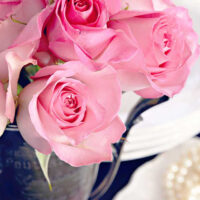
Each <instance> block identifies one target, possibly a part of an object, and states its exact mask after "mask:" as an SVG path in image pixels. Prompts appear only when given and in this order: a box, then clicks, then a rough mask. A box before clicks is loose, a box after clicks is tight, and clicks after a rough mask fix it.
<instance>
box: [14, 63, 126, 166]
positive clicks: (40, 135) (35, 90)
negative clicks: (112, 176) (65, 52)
mask: <svg viewBox="0 0 200 200" xmlns="http://www.w3.org/2000/svg"><path fill="white" fill-rule="evenodd" d="M33 79H34V80H35V81H34V82H32V83H31V84H29V85H28V86H27V87H25V89H24V90H23V91H22V93H21V94H20V98H19V112H18V115H17V124H18V127H19V130H20V132H21V134H22V136H23V137H24V138H25V140H26V141H27V142H28V143H29V144H30V145H31V146H33V147H34V148H35V149H37V150H38V151H40V152H42V153H44V154H49V153H51V152H52V151H54V152H55V153H56V154H57V156H58V157H59V158H60V159H61V160H63V161H65V162H67V163H69V164H70V165H72V166H76V167H77V166H81V165H88V164H92V163H99V162H101V161H110V160H111V159H112V148H111V144H112V143H115V142H117V141H118V140H119V139H120V137H121V135H122V134H123V132H124V131H125V127H124V124H123V123H122V122H121V120H120V119H119V117H118V116H117V114H118V111H119V107H120V100H121V88H120V85H119V81H118V79H117V76H116V72H115V71H114V70H113V69H112V67H109V66H107V67H106V68H105V69H103V70H101V71H98V72H92V71H90V70H88V69H87V67H86V66H85V65H84V64H82V63H80V62H78V61H71V62H67V63H65V64H63V65H54V66H48V67H45V68H42V69H41V70H40V71H39V72H38V73H37V74H36V75H35V77H33Z"/></svg>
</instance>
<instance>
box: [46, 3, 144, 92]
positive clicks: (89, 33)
mask: <svg viewBox="0 0 200 200" xmlns="http://www.w3.org/2000/svg"><path fill="white" fill-rule="evenodd" d="M110 5H112V6H110ZM120 5H121V4H120V1H116V0H114V1H112V0H106V1H103V0H101V1H99V0H77V1H74V0H71V1H65V0H60V1H57V2H56V4H55V5H54V6H55V11H54V13H53V14H52V16H51V19H50V21H49V22H47V25H46V31H47V41H48V45H49V48H50V50H51V52H52V53H53V54H54V55H56V56H57V57H58V58H60V59H62V60H64V61H67V60H76V59H78V60H79V59H80V60H81V61H83V62H85V63H87V66H90V69H92V70H100V69H102V68H104V67H105V66H107V64H110V65H112V66H113V67H114V68H115V69H116V70H117V72H118V78H119V79H120V82H121V85H122V88H123V90H128V89H132V90H135V89H141V88H144V87H145V86H146V83H145V82H147V81H146V78H145V77H143V76H142V74H141V71H142V70H141V68H142V67H143V65H144V64H143V57H142V55H141V53H140V52H139V51H138V46H137V44H136V43H135V42H134V41H133V40H130V39H129V38H128V37H127V36H126V35H125V34H124V32H122V31H116V30H113V29H111V28H108V27H107V22H108V20H109V17H110V14H114V13H116V12H119V11H120ZM111 8H112V9H111ZM110 9H111V10H110ZM138 54H139V55H138ZM91 63H92V64H91ZM133 63H137V65H136V64H135V65H134V64H133ZM92 67H93V68H92ZM133 77H134V78H133ZM133 79H134V80H133Z"/></svg>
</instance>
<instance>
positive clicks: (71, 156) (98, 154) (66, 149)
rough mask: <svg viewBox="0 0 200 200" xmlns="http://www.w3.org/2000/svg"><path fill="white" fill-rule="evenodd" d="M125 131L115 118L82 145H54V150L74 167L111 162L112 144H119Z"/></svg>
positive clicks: (119, 121)
mask: <svg viewBox="0 0 200 200" xmlns="http://www.w3.org/2000/svg"><path fill="white" fill-rule="evenodd" d="M124 131H125V127H124V124H123V123H122V122H121V120H119V118H115V119H114V120H113V121H112V122H111V124H110V125H109V126H108V127H107V128H106V129H104V130H102V131H101V132H97V133H93V134H91V135H90V137H88V138H87V139H86V140H85V141H84V142H83V143H82V144H79V145H78V146H68V145H64V144H59V143H54V144H52V145H53V150H54V152H55V153H56V154H57V156H58V157H59V158H60V159H61V160H63V161H65V162H67V163H69V164H70V165H72V166H74V167H79V166H82V165H90V164H94V163H100V162H102V161H111V160H112V147H111V143H114V142H117V141H118V140H119V139H120V137H121V136H122V134H123V132H124Z"/></svg>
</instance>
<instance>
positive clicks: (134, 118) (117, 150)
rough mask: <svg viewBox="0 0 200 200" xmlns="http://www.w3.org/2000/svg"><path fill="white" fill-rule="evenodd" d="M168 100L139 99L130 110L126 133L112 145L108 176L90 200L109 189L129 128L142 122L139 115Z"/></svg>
mask: <svg viewBox="0 0 200 200" xmlns="http://www.w3.org/2000/svg"><path fill="white" fill-rule="evenodd" d="M168 99H169V98H168V97H166V96H163V97H161V98H158V99H141V100H140V101H139V102H138V103H137V105H136V106H135V107H134V108H133V109H132V110H131V112H130V114H129V116H128V119H127V121H126V123H125V125H126V131H125V133H124V134H123V139H121V140H120V142H119V143H116V144H114V145H113V162H112V163H111V166H110V169H109V171H108V174H107V175H106V176H105V178H104V179H103V181H102V182H101V183H100V185H99V186H98V187H97V188H96V189H95V190H94V191H93V192H92V193H91V195H90V198H89V199H90V200H98V199H100V198H101V197H102V196H103V195H104V194H105V193H106V192H107V190H108V189H109V188H110V186H111V184H112V182H113V180H114V179H115V176H116V174H117V172H118V169H119V166H120V160H121V154H122V152H123V147H124V144H125V141H126V138H127V136H128V134H129V133H130V130H131V128H132V127H133V126H134V125H135V124H137V123H138V122H140V121H141V120H142V118H141V114H142V113H143V112H144V111H146V110H148V109H150V108H152V107H154V106H156V105H158V104H161V103H164V102H166V101H167V100H168Z"/></svg>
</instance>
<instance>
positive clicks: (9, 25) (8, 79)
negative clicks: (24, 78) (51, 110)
mask: <svg viewBox="0 0 200 200" xmlns="http://www.w3.org/2000/svg"><path fill="white" fill-rule="evenodd" d="M45 6H46V3H45V1H44V0H34V1H33V0H0V20H1V22H0V43H1V45H0V65H1V69H0V84H1V85H2V87H1V93H4V92H7V94H6V95H3V94H0V95H1V96H2V95H3V96H4V98H5V99H4V101H3V102H4V103H5V104H6V105H4V106H3V109H2V108H0V113H1V115H2V116H4V117H6V118H7V119H10V121H11V122H12V121H13V119H14V114H15V100H16V98H17V82H18V77H19V73H20V71H21V68H22V67H23V66H24V65H27V64H28V63H36V61H34V60H33V59H31V57H32V55H33V53H34V51H35V49H36V48H37V46H38V41H34V40H32V41H31V42H29V43H26V41H25V39H24V41H23V44H18V45H15V46H13V44H14V43H15V41H16V40H17V38H18V37H19V35H20V33H22V32H23V30H24V29H25V27H26V24H27V23H29V22H30V23H31V20H32V18H33V16H35V15H36V14H38V13H39V12H41V10H42V9H43V8H44V7H45ZM30 30H31V29H29V32H30ZM7 86H8V87H7ZM4 88H5V89H4ZM3 90H4V91H3ZM3 113H4V114H3ZM5 123H7V122H5V120H4V124H5ZM2 127H5V126H2ZM0 134H1V133H0Z"/></svg>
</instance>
